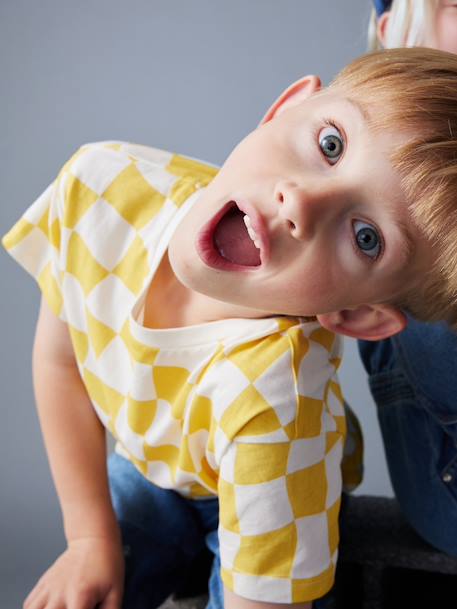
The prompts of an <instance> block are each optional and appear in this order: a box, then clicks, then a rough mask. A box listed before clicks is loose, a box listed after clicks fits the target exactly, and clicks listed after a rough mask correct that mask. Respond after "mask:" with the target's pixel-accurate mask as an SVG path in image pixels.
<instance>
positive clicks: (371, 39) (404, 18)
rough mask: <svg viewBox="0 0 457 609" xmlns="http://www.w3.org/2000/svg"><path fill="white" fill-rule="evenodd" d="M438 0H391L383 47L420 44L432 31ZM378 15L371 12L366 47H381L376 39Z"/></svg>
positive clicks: (373, 48)
mask: <svg viewBox="0 0 457 609" xmlns="http://www.w3.org/2000/svg"><path fill="white" fill-rule="evenodd" d="M438 2H439V0H393V2H392V5H391V7H390V11H389V12H390V19H389V23H388V25H387V30H386V37H385V38H386V39H385V45H384V46H385V48H386V49H392V48H395V47H413V46H421V45H423V44H424V42H425V36H426V34H427V33H431V32H432V31H433V23H434V13H435V10H436V8H437V6H438ZM377 28H378V17H377V15H376V11H375V10H374V9H373V10H372V12H371V17H370V22H369V25H368V49H369V50H372V51H373V50H377V49H380V48H382V45H381V43H380V42H379V39H378V32H377Z"/></svg>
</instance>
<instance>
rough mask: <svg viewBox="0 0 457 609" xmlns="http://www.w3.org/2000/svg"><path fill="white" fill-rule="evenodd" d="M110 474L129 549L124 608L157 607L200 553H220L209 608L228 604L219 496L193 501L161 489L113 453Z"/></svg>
mask: <svg viewBox="0 0 457 609" xmlns="http://www.w3.org/2000/svg"><path fill="white" fill-rule="evenodd" d="M108 476H109V483H110V489H111V498H112V501H113V506H114V510H115V512H116V515H117V519H118V522H119V524H120V527H121V532H122V543H123V546H124V554H125V568H126V574H125V589H124V599H123V605H122V606H123V609H154V607H157V606H159V605H160V604H161V603H162V602H163V601H164V600H165V599H166V598H167V597H168V596H169V595H170V594H172V593H173V592H174V591H175V590H177V589H178V588H179V586H180V584H182V582H183V580H184V579H185V577H186V574H187V571H188V569H189V567H190V565H191V564H192V561H194V560H195V559H196V558H197V557H198V555H199V554H200V553H201V552H202V550H203V549H204V548H205V545H206V540H207V539H208V546H209V548H210V550H211V551H212V552H213V553H214V554H215V561H214V567H213V571H212V573H211V579H210V599H209V603H208V606H207V609H223V605H224V601H223V594H222V590H223V588H222V582H221V580H220V575H219V568H217V569H216V563H217V565H220V562H219V542H218V537H217V527H218V521H219V502H218V500H217V498H214V499H202V500H192V499H185V498H183V497H181V496H180V495H179V494H178V493H176V492H174V491H172V490H166V489H161V488H159V487H157V486H155V485H154V484H152V483H151V482H149V481H148V480H146V478H145V477H144V476H143V475H142V474H141V473H140V472H138V470H137V469H136V468H135V467H134V466H133V465H132V464H131V463H130V462H129V461H128V460H127V459H124V458H123V457H121V456H120V455H118V454H112V455H111V456H110V458H109V460H108Z"/></svg>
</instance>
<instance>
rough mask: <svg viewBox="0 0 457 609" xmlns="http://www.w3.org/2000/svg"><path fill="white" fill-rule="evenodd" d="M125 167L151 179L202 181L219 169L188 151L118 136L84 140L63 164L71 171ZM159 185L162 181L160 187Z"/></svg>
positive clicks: (109, 170)
mask: <svg viewBox="0 0 457 609" xmlns="http://www.w3.org/2000/svg"><path fill="white" fill-rule="evenodd" d="M128 168H130V170H131V171H133V170H136V171H138V172H140V173H141V174H142V176H143V177H144V178H145V179H146V180H150V179H151V180H152V182H153V181H154V180H153V178H154V176H157V175H158V174H160V173H163V174H168V175H169V176H170V178H174V180H178V179H179V178H194V179H201V180H203V181H204V182H205V184H206V183H207V182H208V181H210V180H211V179H212V178H213V177H214V176H215V175H216V174H217V172H218V171H219V169H218V167H216V166H215V165H213V164H211V163H207V162H205V161H201V160H199V159H195V158H193V157H190V156H187V155H183V154H177V153H175V152H170V151H167V150H162V149H160V148H154V147H152V146H146V145H142V144H134V143H131V142H124V141H117V140H106V141H100V142H91V143H87V144H83V145H82V146H81V147H80V148H79V149H78V150H77V151H76V153H75V154H74V155H73V156H72V157H71V158H70V160H69V161H68V162H67V163H66V164H65V166H64V169H65V170H67V169H71V172H72V173H73V174H74V175H79V174H80V173H83V174H84V175H85V174H88V173H89V174H90V173H91V172H97V173H100V172H103V171H106V172H108V173H110V172H111V173H112V172H113V171H115V170H117V171H118V172H121V171H126V170H127V169H128ZM152 185H154V184H152ZM162 189H163V185H161V186H160V187H159V190H162Z"/></svg>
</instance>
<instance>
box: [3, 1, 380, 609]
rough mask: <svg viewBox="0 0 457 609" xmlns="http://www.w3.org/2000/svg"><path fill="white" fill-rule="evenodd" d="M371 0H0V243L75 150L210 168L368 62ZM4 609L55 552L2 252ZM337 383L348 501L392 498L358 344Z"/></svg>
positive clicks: (12, 607)
mask: <svg viewBox="0 0 457 609" xmlns="http://www.w3.org/2000/svg"><path fill="white" fill-rule="evenodd" d="M368 15H369V2H368V0H344V1H341V0H226V1H222V0H181V1H177V0H149V1H147V0H129V1H128V2H125V1H121V0H92V1H88V0H74V1H73V2H70V1H69V0H40V1H39V2H36V1H35V0H1V1H0V70H1V80H0V82H1V96H0V110H1V112H0V116H1V132H0V133H1V137H0V156H1V159H0V161H1V162H0V168H1V172H2V175H1V180H0V191H1V206H0V213H1V219H0V232H1V233H2V234H4V233H5V232H6V230H7V229H8V228H9V227H10V226H11V225H12V224H13V222H14V221H15V220H16V219H17V218H18V217H19V215H20V214H21V213H22V211H23V210H24V209H25V208H26V207H27V206H28V205H29V204H30V203H31V202H32V201H33V200H34V198H35V197H36V196H37V195H38V194H39V193H41V191H42V190H43V189H44V188H45V187H46V186H47V185H48V183H49V182H50V181H51V180H52V179H53V178H54V176H55V174H56V172H57V171H58V169H59V168H60V166H61V165H62V163H63V162H64V161H65V160H66V159H67V158H68V157H69V156H70V155H71V154H72V152H73V151H74V150H75V149H76V148H77V147H78V146H79V145H81V144H82V143H85V142H89V141H96V140H104V139H124V140H129V141H134V142H138V143H145V144H151V145H153V146H156V147H162V148H165V149H168V150H173V151H178V152H182V153H185V154H188V155H191V156H194V157H198V158H202V159H205V160H209V161H212V162H215V163H221V162H223V160H224V158H225V157H226V155H227V154H228V152H229V151H230V150H231V148H232V147H233V146H234V145H235V144H236V143H237V142H238V141H239V140H240V139H241V138H242V137H243V136H244V135H245V134H246V133H247V132H248V131H249V130H251V129H252V128H253V126H255V125H256V123H257V122H258V120H259V119H260V117H261V116H262V113H263V112H264V110H266V108H267V107H268V105H269V104H270V103H271V102H272V101H273V99H274V98H275V97H276V96H277V95H278V94H279V92H280V91H281V90H282V89H283V88H285V87H286V86H287V85H288V84H289V83H291V82H292V81H294V80H296V79H297V78H298V77H300V76H301V75H303V74H304V73H310V72H314V73H319V74H320V75H321V76H322V78H323V80H324V82H328V81H329V80H330V79H331V78H332V77H333V76H334V75H335V74H336V72H338V70H339V69H340V68H341V67H342V66H344V65H345V64H346V63H347V62H348V61H350V60H351V59H352V58H354V57H355V56H357V55H359V54H360V53H362V52H363V51H364V49H365V30H366V26H367V22H368ZM0 273H1V280H2V287H1V294H2V298H1V299H0V306H1V319H2V332H1V337H2V340H1V345H2V347H1V366H0V374H1V386H2V388H3V399H2V402H1V410H2V412H1V420H2V425H1V441H0V450H1V455H0V457H1V458H0V476H1V487H0V569H1V574H0V607H1V608H2V609H16V608H18V607H20V605H21V599H23V597H24V596H25V594H26V592H27V591H28V590H29V589H30V588H31V586H32V585H33V583H34V581H35V580H36V578H38V576H39V575H40V574H41V573H42V572H43V570H44V569H45V568H46V566H47V565H48V564H50V562H51V561H53V560H54V558H55V557H56V555H57V554H58V553H59V552H60V551H61V550H62V549H63V547H64V539H63V535H62V527H61V517H60V513H59V509H58V505H57V500H56V495H55V492H54V490H53V487H52V482H51V478H50V474H49V471H48V466H47V463H46V457H45V452H44V447H43V444H42V440H41V437H40V432H39V429H38V421H37V417H36V414H35V408H34V403H33V395H32V384H31V373H30V359H31V345H32V339H33V329H34V323H35V319H36V315H37V307H38V302H39V292H38V289H37V288H36V286H35V284H34V282H33V281H32V280H31V279H30V278H29V277H28V276H27V275H26V273H25V272H24V271H22V270H21V269H20V268H19V267H18V266H17V265H16V264H15V263H14V262H13V261H12V260H11V259H10V258H9V257H8V256H7V255H6V254H5V253H4V252H3V251H2V252H1V253H0ZM346 354H347V355H346V359H345V361H344V364H343V372H342V381H343V387H344V390H345V393H346V397H347V398H348V399H349V401H350V402H351V403H352V404H353V406H354V408H355V410H356V411H357V413H358V415H359V418H360V420H361V422H362V424H363V427H364V432H365V444H366V477H365V482H364V484H363V485H362V486H361V487H360V489H359V491H358V492H363V493H373V494H391V487H390V484H389V481H388V477H387V473H386V466H385V460H384V455H383V449H382V445H381V442H380V437H379V431H378V427H377V423H376V416H375V411H374V406H373V402H372V400H371V397H370V396H369V392H368V389H367V383H366V378H365V374H364V372H363V370H362V367H361V365H360V362H359V360H358V356H357V351H356V347H355V345H354V344H353V343H352V342H350V341H348V344H347V351H346Z"/></svg>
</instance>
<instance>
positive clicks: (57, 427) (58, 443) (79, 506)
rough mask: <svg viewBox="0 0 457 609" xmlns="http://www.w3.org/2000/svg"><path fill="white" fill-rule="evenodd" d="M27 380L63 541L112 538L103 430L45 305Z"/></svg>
mask: <svg viewBox="0 0 457 609" xmlns="http://www.w3.org/2000/svg"><path fill="white" fill-rule="evenodd" d="M33 379H34V387H35V397H36V402H37V409H38V415H39V419H40V424H41V429H42V432H43V436H44V441H45V445H46V450H47V453H48V458H49V463H50V467H51V471H52V475H53V478H54V482H55V485H56V489H57V493H58V496H59V500H60V504H61V508H62V512H63V518H64V527H65V533H66V536H67V539H68V540H71V539H76V538H80V537H113V536H118V527H117V523H116V519H115V516H114V512H113V509H112V506H111V499H110V495H109V487H108V480H107V474H106V443H105V431H104V428H103V426H102V424H101V423H100V421H99V419H98V417H97V415H96V413H95V411H94V409H93V407H92V405H91V403H90V400H89V397H88V395H87V391H86V389H85V387H84V384H83V382H82V380H81V377H80V375H79V371H78V368H77V366H76V362H75V360H74V356H73V352H72V347H71V342H70V339H69V336H68V331H67V329H66V326H65V324H63V322H61V321H60V320H57V319H56V318H54V317H52V314H51V313H50V311H49V309H47V308H46V305H45V303H44V304H43V306H42V310H41V312H40V318H39V321H38V326H37V334H36V338H35V345H34V353H33Z"/></svg>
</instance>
